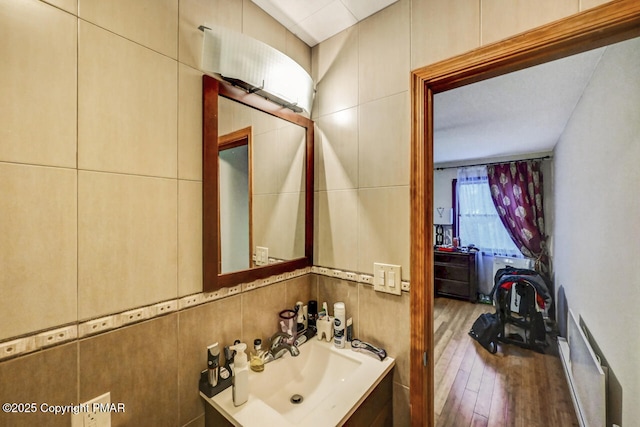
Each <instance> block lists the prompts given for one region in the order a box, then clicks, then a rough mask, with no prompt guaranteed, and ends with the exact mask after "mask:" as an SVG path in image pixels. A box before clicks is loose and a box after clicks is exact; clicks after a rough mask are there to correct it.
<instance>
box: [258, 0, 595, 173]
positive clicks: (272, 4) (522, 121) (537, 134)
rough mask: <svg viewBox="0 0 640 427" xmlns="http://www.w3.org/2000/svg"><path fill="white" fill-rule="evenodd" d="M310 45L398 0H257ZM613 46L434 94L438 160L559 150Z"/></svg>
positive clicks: (439, 162)
mask: <svg viewBox="0 0 640 427" xmlns="http://www.w3.org/2000/svg"><path fill="white" fill-rule="evenodd" d="M252 1H253V2H254V3H255V4H256V5H258V6H259V7H260V8H261V9H263V10H264V11H265V12H266V13H268V14H269V15H271V16H272V17H273V18H275V19H276V20H277V21H278V22H280V23H281V24H282V25H284V26H285V27H286V28H287V29H289V31H291V32H292V33H294V34H296V35H297V36H298V37H299V38H300V39H302V40H303V41H304V42H305V43H307V44H308V45H309V46H311V47H313V46H315V45H316V44H318V43H320V42H322V41H324V40H326V39H328V38H329V37H331V36H333V35H335V34H337V33H339V32H340V31H342V30H344V29H346V28H348V27H350V26H352V25H354V24H356V23H357V22H358V21H361V20H363V19H365V18H366V17H368V16H370V15H372V14H374V13H376V12H378V11H380V10H382V9H384V8H385V7H387V6H389V5H391V4H393V3H395V2H396V1H397V0H252ZM604 49H606V48H600V49H596V50H592V51H588V52H584V53H581V54H578V55H574V56H570V57H567V58H562V59H559V60H556V61H553V62H549V63H546V64H541V65H538V66H535V67H531V68H527V69H524V70H521V71H517V72H513V73H509V74H506V75H503V76H500V77H495V78H492V79H489V80H485V81H482V82H478V83H474V84H472V85H467V86H463V87H460V88H457V89H453V90H450V91H447V92H442V93H439V94H436V95H435V97H434V150H433V151H434V163H435V164H437V165H439V166H443V165H450V164H454V165H455V164H459V163H465V162H467V163H468V162H470V161H475V160H477V161H486V160H488V159H496V158H501V157H510V156H519V155H523V156H524V155H527V154H539V153H548V152H551V151H553V148H554V147H555V144H556V143H557V141H558V139H559V138H560V135H561V134H562V132H563V131H564V128H565V126H566V125H567V122H568V121H569V119H570V117H571V115H572V113H573V110H574V108H575V107H576V105H577V103H578V101H579V100H580V97H581V96H582V93H583V92H584V90H585V88H586V87H587V85H588V83H589V80H590V79H591V76H592V75H593V71H594V70H595V67H596V66H597V64H598V62H599V61H600V59H601V57H602V54H603V52H604Z"/></svg>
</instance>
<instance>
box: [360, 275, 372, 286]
mask: <svg viewBox="0 0 640 427" xmlns="http://www.w3.org/2000/svg"><path fill="white" fill-rule="evenodd" d="M358 282H360V283H366V284H368V285H373V276H369V275H368V274H361V275H360V277H359V278H358Z"/></svg>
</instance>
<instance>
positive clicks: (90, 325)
mask: <svg viewBox="0 0 640 427" xmlns="http://www.w3.org/2000/svg"><path fill="white" fill-rule="evenodd" d="M118 326H119V324H118V322H117V321H116V316H106V317H101V318H99V319H94V320H89V321H88V322H85V323H81V324H80V337H85V336H87V335H93V334H97V333H99V332H104V331H108V330H110V329H114V328H117V327H118Z"/></svg>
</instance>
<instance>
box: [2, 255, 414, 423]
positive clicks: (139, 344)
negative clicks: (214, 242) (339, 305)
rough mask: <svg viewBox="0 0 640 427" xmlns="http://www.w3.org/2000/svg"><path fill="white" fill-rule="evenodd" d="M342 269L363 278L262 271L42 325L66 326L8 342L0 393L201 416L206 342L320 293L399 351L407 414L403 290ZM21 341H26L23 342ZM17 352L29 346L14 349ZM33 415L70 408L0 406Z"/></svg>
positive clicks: (362, 334)
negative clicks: (231, 284)
mask: <svg viewBox="0 0 640 427" xmlns="http://www.w3.org/2000/svg"><path fill="white" fill-rule="evenodd" d="M312 270H314V271H318V273H312ZM320 271H321V272H320ZM347 275H349V277H353V276H356V277H360V276H361V275H360V274H356V273H351V272H342V271H339V270H331V269H324V268H321V267H320V268H319V267H313V268H307V269H302V270H297V271H296V272H294V273H292V274H289V277H288V278H285V279H284V280H280V281H277V280H275V279H274V278H269V279H266V280H265V279H263V280H261V281H259V283H256V284H255V287H251V288H250V289H248V288H247V287H246V286H245V287H244V289H243V286H242V285H238V286H237V288H238V289H237V292H231V293H230V292H228V289H223V290H221V291H219V292H217V293H215V294H216V295H215V296H212V295H210V294H204V293H201V294H194V295H190V296H186V297H183V298H180V299H177V300H170V301H165V302H162V303H158V304H154V305H150V306H145V307H140V308H138V309H133V310H127V311H124V312H120V313H116V314H113V315H109V316H105V317H102V318H98V319H92V320H89V321H86V322H81V323H79V324H75V325H70V326H69V325H68V326H65V327H62V328H58V329H54V330H50V331H46V332H45V335H46V336H52V337H54V338H52V340H54V341H55V340H56V337H58V335H59V334H60V333H62V332H63V331H72V332H69V333H67V335H64V337H58V340H57V341H55V342H54V343H51V342H50V340H49V341H48V340H46V339H42V338H41V339H40V340H36V338H37V337H38V336H40V335H42V333H40V334H39V335H32V336H28V337H23V338H20V339H19V340H17V341H13V342H14V344H13V347H14V348H15V350H14V353H13V354H11V355H9V354H6V353H5V355H4V356H5V359H6V360H4V361H2V362H0V378H3V381H2V382H1V383H0V400H2V401H3V402H13V401H16V399H20V400H21V401H25V402H26V401H29V402H35V403H37V404H38V405H41V404H43V403H44V404H50V405H51V404H66V405H68V404H71V403H73V404H79V403H82V402H85V401H87V400H90V399H92V398H94V397H96V396H98V395H101V394H103V393H106V392H110V393H111V401H112V402H115V403H122V404H123V405H124V408H125V411H124V412H122V413H113V414H112V422H113V425H144V424H146V423H148V422H152V424H153V425H158V426H161V425H166V426H183V425H188V424H190V423H192V422H195V423H199V422H200V421H198V420H201V418H202V417H203V416H204V406H203V404H204V403H203V401H202V400H201V399H200V397H199V392H198V388H197V382H198V378H199V374H200V371H201V370H203V369H204V368H205V367H206V352H205V349H206V347H207V346H208V345H210V344H212V343H213V342H216V341H217V342H219V343H220V345H229V344H231V343H232V342H233V340H235V339H241V340H242V341H244V342H251V341H253V339H254V338H262V339H263V340H266V339H268V338H269V336H271V335H272V334H273V333H274V332H275V331H276V329H277V322H276V316H277V313H278V312H279V311H280V310H282V309H283V308H287V307H293V305H294V304H295V302H296V301H304V302H306V301H309V300H310V299H317V300H318V301H319V302H322V301H326V302H327V303H328V304H329V310H330V312H331V311H332V307H333V303H334V302H336V301H344V302H345V304H346V307H347V316H348V317H352V318H353V323H354V335H355V336H357V337H359V338H360V339H363V340H367V341H371V342H372V343H375V344H377V345H380V346H382V347H385V348H386V349H387V351H388V352H389V354H390V355H391V356H392V357H395V358H396V363H397V367H396V369H395V373H394V378H393V382H394V385H393V386H394V402H395V403H394V405H395V411H396V412H397V414H398V416H401V417H402V416H403V414H404V415H405V416H408V410H409V408H408V384H409V365H408V354H405V353H406V351H405V350H404V349H405V348H408V342H409V341H408V340H409V319H408V313H409V310H408V304H409V295H408V293H406V292H405V293H403V295H402V296H401V297H396V296H392V295H379V294H378V293H376V292H374V291H373V287H372V286H371V285H369V284H367V283H362V282H357V281H353V280H345V278H344V277H346V276H347ZM291 276H293V277H291ZM404 317H407V318H406V319H404ZM94 325H97V326H95V327H94ZM65 340H66V341H65ZM20 342H28V343H29V345H30V346H31V347H29V346H26V347H25V346H22V347H21V345H19V343H20ZM36 342H38V343H40V344H41V346H40V347H37V346H36ZM6 344H7V343H4V344H3V345H5V346H6ZM0 348H4V347H0ZM303 348H304V347H303ZM20 351H23V352H24V353H28V354H24V355H19V354H18V353H19V352H20ZM8 357H10V358H8ZM47 366H51V368H46V367H47ZM43 370H46V372H44V371H43ZM43 384H44V385H43ZM16 390H17V391H16ZM396 394H397V396H395V395H396ZM56 402H62V403H56ZM150 420H151V421H150ZM32 422H34V423H36V424H37V423H40V424H47V425H67V426H68V425H69V424H70V420H69V415H68V414H66V415H51V414H43V413H38V414H16V413H2V414H0V425H21V424H24V423H32Z"/></svg>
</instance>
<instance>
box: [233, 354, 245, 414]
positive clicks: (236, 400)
mask: <svg viewBox="0 0 640 427" xmlns="http://www.w3.org/2000/svg"><path fill="white" fill-rule="evenodd" d="M246 349H247V345H246V344H245V343H243V342H241V343H240V344H236V345H234V346H231V350H235V352H236V355H235V357H234V358H233V389H232V394H233V404H234V405H235V406H240V405H242V404H243V403H246V401H247V400H249V366H247V365H248V364H249V363H248V361H247V355H246V354H245V353H244V351H245V350H246Z"/></svg>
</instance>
